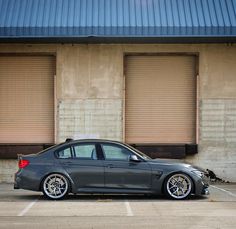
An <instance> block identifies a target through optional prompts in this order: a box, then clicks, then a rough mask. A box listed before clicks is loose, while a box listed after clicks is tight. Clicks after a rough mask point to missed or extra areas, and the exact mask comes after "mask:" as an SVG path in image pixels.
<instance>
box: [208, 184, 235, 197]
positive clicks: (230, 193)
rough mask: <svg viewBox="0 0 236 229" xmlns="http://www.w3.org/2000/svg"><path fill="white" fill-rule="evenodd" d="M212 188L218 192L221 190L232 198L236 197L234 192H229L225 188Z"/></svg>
mask: <svg viewBox="0 0 236 229" xmlns="http://www.w3.org/2000/svg"><path fill="white" fill-rule="evenodd" d="M211 187H212V188H215V189H218V190H220V191H222V192H225V193H227V194H229V195H230V196H233V197H236V195H235V194H233V193H232V192H230V191H227V190H225V189H223V188H219V187H216V186H214V185H211Z"/></svg>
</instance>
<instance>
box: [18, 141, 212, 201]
mask: <svg viewBox="0 0 236 229" xmlns="http://www.w3.org/2000/svg"><path fill="white" fill-rule="evenodd" d="M18 161H19V170H18V171H17V172H16V174H15V183H14V188H15V189H19V188H20V189H27V190H33V191H42V192H43V193H44V195H45V196H46V197H47V198H49V199H54V200H58V199H62V198H64V197H66V196H67V195H68V194H69V193H74V194H76V193H116V194H118V193H122V194H140V193H142V194H157V195H160V194H165V195H166V196H167V197H169V198H172V199H177V200H182V199H186V198H188V197H189V196H190V195H192V194H195V195H204V194H208V193H209V192H208V183H207V181H206V178H205V174H204V173H205V172H204V171H203V170H202V169H200V168H198V167H195V166H192V165H189V164H184V163H176V162H171V160H162V159H151V158H149V157H148V156H147V155H145V154H144V153H142V152H140V151H138V150H137V149H135V148H132V147H131V146H129V145H127V144H124V143H121V142H117V141H109V140H68V141H66V142H64V143H61V144H58V145H55V146H53V147H51V148H48V149H46V150H44V151H42V152H39V153H38V154H31V155H19V156H18Z"/></svg>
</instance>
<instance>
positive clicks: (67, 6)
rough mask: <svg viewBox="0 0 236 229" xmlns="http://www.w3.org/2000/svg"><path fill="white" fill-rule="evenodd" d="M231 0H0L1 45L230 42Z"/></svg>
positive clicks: (234, 0) (235, 29)
mask: <svg viewBox="0 0 236 229" xmlns="http://www.w3.org/2000/svg"><path fill="white" fill-rule="evenodd" d="M235 38H236V0H0V41H11V40H13V41H20V40H29V41H34V40H45V39H46V40H48V41H63V40H65V41H84V42H86V41H89V40H91V41H95V42H96V40H97V41H99V40H100V41H104V42H106V41H108V42H109V41H110V42H112V41H115V42H119V41H129V40H130V41H132V39H135V40H136V41H141V42H142V41H145V39H146V40H147V41H148V40H150V41H153V42H155V41H163V42H165V41H170V42H172V41H179V42H183V41H188V39H192V40H193V41H194V40H196V41H198V40H200V41H203V42H204V41H213V40H216V41H217V40H218V41H226V42H227V41H229V42H231V41H233V42H234V41H235Z"/></svg>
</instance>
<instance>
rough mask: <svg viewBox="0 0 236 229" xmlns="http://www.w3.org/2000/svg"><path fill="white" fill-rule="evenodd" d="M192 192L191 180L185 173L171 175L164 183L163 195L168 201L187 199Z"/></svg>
mask: <svg viewBox="0 0 236 229" xmlns="http://www.w3.org/2000/svg"><path fill="white" fill-rule="evenodd" d="M192 190H193V182H192V179H191V178H190V177H189V176H188V175H187V174H185V173H181V172H180V173H175V174H171V175H170V176H168V178H167V179H166V180H165V182H164V193H165V195H166V196H167V197H168V198H170V199H175V200H184V199H187V198H189V197H190V195H191V194H192Z"/></svg>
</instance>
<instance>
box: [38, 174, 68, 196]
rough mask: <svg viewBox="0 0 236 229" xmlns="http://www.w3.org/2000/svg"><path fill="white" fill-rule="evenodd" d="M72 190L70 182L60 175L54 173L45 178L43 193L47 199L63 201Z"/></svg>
mask: <svg viewBox="0 0 236 229" xmlns="http://www.w3.org/2000/svg"><path fill="white" fill-rule="evenodd" d="M69 190H70V182H69V181H68V179H67V178H66V177H65V176H64V175H62V174H59V173H52V174H50V175H48V176H47V177H45V179H44V180H43V182H42V191H43V194H44V196H45V197H46V198H47V199H51V200H61V199H64V198H65V197H66V196H67V195H68V193H69Z"/></svg>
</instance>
